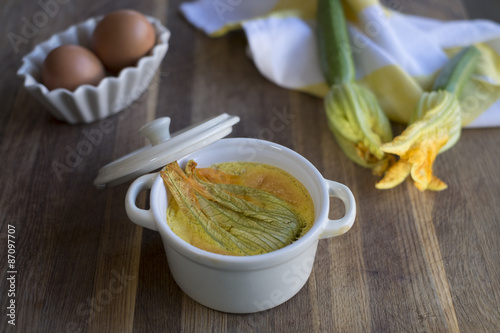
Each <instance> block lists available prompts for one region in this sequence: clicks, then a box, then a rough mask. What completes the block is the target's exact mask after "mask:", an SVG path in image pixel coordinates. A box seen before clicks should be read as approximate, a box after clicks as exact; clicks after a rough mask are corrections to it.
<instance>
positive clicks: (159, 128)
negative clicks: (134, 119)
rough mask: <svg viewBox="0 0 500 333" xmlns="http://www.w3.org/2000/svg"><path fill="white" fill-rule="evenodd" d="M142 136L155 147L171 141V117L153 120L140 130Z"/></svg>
mask: <svg viewBox="0 0 500 333" xmlns="http://www.w3.org/2000/svg"><path fill="white" fill-rule="evenodd" d="M139 132H140V133H141V134H142V136H144V137H146V138H148V140H149V142H151V144H152V145H153V146H156V145H157V144H159V143H162V142H165V141H167V140H168V139H170V117H162V118H158V119H155V120H153V121H152V122H150V123H147V124H146V125H144V126H142V127H141V128H140V129H139Z"/></svg>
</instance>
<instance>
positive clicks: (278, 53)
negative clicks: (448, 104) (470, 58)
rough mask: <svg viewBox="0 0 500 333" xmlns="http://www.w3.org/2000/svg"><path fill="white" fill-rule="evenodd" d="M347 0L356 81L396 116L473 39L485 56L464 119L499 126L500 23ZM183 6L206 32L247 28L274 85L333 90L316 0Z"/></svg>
mask: <svg viewBox="0 0 500 333" xmlns="http://www.w3.org/2000/svg"><path fill="white" fill-rule="evenodd" d="M344 3H345V12H346V15H347V17H348V18H349V34H350V38H351V49H352V53H353V57H354V62H355V65H356V76H357V77H356V79H357V81H358V82H359V83H360V84H361V85H364V86H365V87H367V88H368V89H370V90H371V91H372V92H373V93H374V94H375V95H376V97H377V99H378V100H379V102H380V105H381V107H382V109H383V111H384V112H385V113H386V114H387V116H388V117H389V118H390V119H391V120H393V121H395V122H399V123H407V122H408V120H409V117H410V115H411V113H412V112H413V111H414V109H415V107H416V105H417V102H418V100H419V98H420V96H421V95H422V93H423V92H424V91H428V90H430V88H431V86H432V83H433V81H434V79H435V77H436V75H437V73H439V70H440V69H441V68H442V67H443V65H444V64H446V62H447V61H448V59H449V58H450V57H451V56H453V55H454V54H455V53H456V52H458V51H459V50H460V49H461V48H462V47H465V46H469V45H476V47H477V48H478V49H479V50H480V51H481V57H480V59H479V62H478V65H477V68H476V70H475V72H474V75H473V76H472V78H471V79H470V80H469V82H468V83H467V85H466V87H465V88H464V91H463V93H462V95H461V98H460V101H461V105H462V125H463V126H466V127H495V126H500V25H499V24H496V23H494V22H491V21H487V20H467V21H466V20H463V21H447V22H445V21H439V20H435V19H429V18H424V17H418V16H413V15H407V14H402V13H399V12H397V11H394V10H390V9H388V8H385V7H383V6H381V5H380V4H379V2H378V1H376V0H347V1H345V2H344ZM180 8H181V11H182V12H183V14H184V15H185V16H186V18H187V19H188V20H189V21H190V22H191V23H192V24H193V25H195V26H196V27H198V28H199V29H201V30H203V31H204V32H205V33H206V34H208V35H209V36H213V37H216V36H222V35H224V34H225V33H227V32H229V31H231V30H234V29H240V28H242V29H244V31H245V33H246V36H247V39H248V44H249V51H250V55H251V57H252V59H253V61H254V63H255V65H256V67H257V68H258V70H259V71H260V72H261V73H262V75H263V76H265V77H266V78H267V79H269V80H270V81H272V82H274V83H276V84H277V85H280V86H282V87H285V88H289V89H294V90H299V91H304V92H307V93H310V94H314V95H316V96H319V97H323V96H325V95H326V93H327V92H328V86H327V84H326V83H325V80H324V77H323V74H322V71H321V69H320V66H319V62H318V59H319V57H318V53H317V45H316V31H315V29H316V27H315V17H316V2H315V1H298V0H288V1H285V0H281V1H278V0H253V1H243V0H197V1H195V2H187V3H182V4H181V7H180Z"/></svg>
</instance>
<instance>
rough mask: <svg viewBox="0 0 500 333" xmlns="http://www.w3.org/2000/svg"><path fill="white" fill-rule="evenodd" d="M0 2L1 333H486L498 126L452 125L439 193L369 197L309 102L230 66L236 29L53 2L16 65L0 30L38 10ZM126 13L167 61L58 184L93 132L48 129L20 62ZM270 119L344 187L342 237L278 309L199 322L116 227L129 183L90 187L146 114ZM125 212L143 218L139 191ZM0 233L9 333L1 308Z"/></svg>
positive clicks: (159, 260) (161, 8) (108, 6)
mask: <svg viewBox="0 0 500 333" xmlns="http://www.w3.org/2000/svg"><path fill="white" fill-rule="evenodd" d="M61 2H62V1H61ZM1 6H2V7H1V11H0V13H1V14H0V15H1V20H0V25H1V27H2V29H1V31H3V32H4V33H3V36H4V38H2V39H1V41H0V43H1V48H0V50H1V51H0V52H1V55H2V56H1V59H2V61H1V63H0V68H1V71H0V73H1V77H2V80H1V83H0V85H1V89H0V100H1V101H2V107H1V109H2V112H1V113H0V119H1V120H0V145H1V146H0V156H1V163H0V168H1V169H0V170H1V172H0V184H1V187H2V191H1V194H0V217H1V219H0V221H1V235H2V236H1V238H0V239H1V242H2V243H3V244H2V245H1V258H0V262H1V273H0V293H1V295H2V297H1V301H0V304H1V306H0V308H1V309H2V310H1V311H0V312H1V316H0V323H1V325H0V327H1V328H0V331H5V330H6V331H8V332H10V331H16V332H35V331H37V332H38V331H40V332H86V331H88V332H130V331H135V332H155V331H168V332H178V331H183V332H192V331H197V332H209V331H211V332H280V331H287V332H310V331H315V332H332V331H335V332H369V331H374V332H458V331H462V332H498V331H500V259H499V258H500V241H499V240H500V223H499V222H500V204H499V198H500V177H499V176H500V172H499V165H500V151H499V149H498V147H499V146H500V129H480V130H465V131H463V135H462V138H461V140H460V141H459V142H458V144H457V145H456V146H455V147H454V148H453V149H451V150H450V151H449V152H446V153H445V154H443V155H442V156H441V155H440V156H439V158H438V161H437V163H436V165H435V171H436V173H437V175H439V176H441V177H442V178H443V179H444V180H445V181H446V182H447V184H448V185H449V189H447V190H446V191H444V192H440V193H432V192H425V193H421V192H419V191H418V190H416V188H415V187H414V186H413V185H412V184H411V183H409V182H408V183H405V184H403V185H402V186H399V187H397V188H395V189H393V190H390V191H379V190H376V189H375V188H374V186H373V184H374V181H375V178H374V177H373V176H372V175H371V173H370V171H368V170H366V169H363V168H360V167H358V166H356V165H354V164H353V163H352V162H351V161H350V160H348V159H347V158H346V157H345V156H344V155H343V154H342V153H341V151H340V150H339V147H338V146H337V144H336V143H335V141H334V139H333V137H332V135H331V133H330V132H329V130H328V128H327V126H326V123H325V115H324V111H323V106H322V101H321V100H320V99H317V98H314V97H311V96H308V95H306V94H302V93H299V92H293V91H289V90H286V89H282V88H280V87H277V86H275V85H273V84H272V83H270V82H269V81H268V80H266V79H265V78H264V77H262V76H261V75H260V74H259V73H258V71H257V70H256V69H255V67H254V65H253V64H252V62H251V61H250V60H249V59H248V58H247V56H246V55H245V52H244V51H245V47H246V41H245V38H244V35H243V33H241V32H236V33H231V34H229V35H228V36H225V37H223V38H218V39H211V38H208V37H206V36H205V35H204V34H203V33H201V32H200V31H198V30H196V29H195V28H194V27H192V26H191V25H190V24H188V22H187V21H186V20H185V19H184V18H183V17H182V16H181V14H180V13H179V10H178V8H179V1H168V2H164V1H160V0H157V1H155V0H150V1H141V2H139V1H131V0H120V1H104V0H102V1H91V2H83V1H81V2H76V1H71V2H69V3H68V4H59V5H58V7H57V13H55V15H54V16H53V17H50V21H49V23H48V24H47V25H46V26H43V27H41V28H40V29H38V31H37V33H36V34H35V35H34V36H32V37H30V38H28V39H27V41H26V42H24V43H22V44H19V45H18V46H19V47H18V48H19V49H18V52H16V51H15V49H14V48H13V46H12V44H11V43H10V42H9V40H8V39H7V38H5V36H6V34H7V33H8V32H11V31H12V32H14V33H17V34H19V33H20V29H22V25H23V22H24V20H26V19H30V18H31V17H33V15H35V14H36V13H37V12H39V11H40V10H42V9H41V7H40V5H39V4H37V2H35V1H32V2H30V3H27V2H24V3H21V2H19V1H14V0H7V1H4V2H2V5H1ZM123 7H128V8H134V9H137V10H139V11H141V12H143V13H145V14H147V15H152V16H155V17H158V18H159V19H161V20H162V22H164V23H165V24H166V26H168V27H169V28H170V30H171V31H172V38H171V43H170V49H169V51H168V53H167V56H166V57H165V59H164V61H163V63H162V66H161V69H160V70H159V72H158V73H157V76H156V78H155V80H154V82H153V84H152V85H151V86H150V87H149V89H148V91H147V92H146V93H145V94H144V95H142V96H141V97H140V99H139V100H138V102H136V103H134V104H133V105H132V107H130V108H128V109H127V110H126V111H124V112H122V113H120V114H118V115H116V116H114V117H112V118H110V119H111V121H112V124H113V126H112V128H113V130H112V131H110V132H109V133H105V134H104V135H103V139H102V142H99V143H97V144H93V145H92V149H91V152H90V153H89V154H88V155H87V156H85V157H84V158H83V159H82V161H81V163H79V165H77V166H75V167H72V168H71V170H68V171H67V172H64V173H63V174H62V176H61V177H59V178H58V176H57V173H56V172H55V171H54V167H53V165H54V163H56V162H57V163H62V164H64V163H65V161H66V159H67V158H68V154H69V153H68V152H69V151H70V150H72V149H76V147H77V146H78V144H79V143H80V142H82V141H84V140H87V139H86V136H85V131H92V130H93V129H98V128H99V124H100V123H99V122H97V123H93V124H88V125H68V124H66V123H63V122H60V121H57V120H55V119H54V118H53V117H51V116H50V115H49V114H48V113H47V111H46V110H45V109H44V107H42V106H41V105H40V104H39V103H38V102H37V101H36V100H35V99H34V98H32V97H31V96H30V95H29V94H28V93H27V92H26V91H25V90H24V89H23V88H22V85H21V81H20V80H19V79H18V78H17V77H16V74H15V73H16V71H17V69H18V68H19V66H20V63H21V62H20V59H21V57H22V56H23V55H24V54H26V53H27V52H29V51H30V50H31V49H32V48H33V47H34V45H35V44H37V43H39V42H41V41H43V40H45V39H47V38H48V37H49V36H50V35H51V34H53V33H55V32H57V31H61V30H63V29H65V28H66V27H67V26H69V25H70V24H73V23H75V22H79V21H82V20H84V19H86V18H88V17H92V16H96V15H101V14H104V13H108V12H110V11H112V10H115V9H118V8H123ZM464 8H465V7H464V6H463V4H462V2H461V1H460V0H448V1H446V2H442V1H438V0H426V1H418V2H417V1H401V3H400V6H399V9H400V10H402V11H403V12H407V13H414V14H419V15H426V16H431V17H436V18H441V19H455V18H464V17H467V15H466V12H465V10H464ZM497 17H498V18H500V16H497ZM283 111H286V112H288V113H289V114H290V115H292V116H293V117H292V118H291V119H290V122H289V124H287V125H286V126H284V128H283V129H282V130H281V131H275V132H273V133H272V137H268V136H264V138H265V139H268V140H271V141H274V142H277V143H279V144H282V145H285V146H287V147H290V148H292V149H294V150H295V151H297V152H298V153H300V154H302V155H303V156H305V157H306V158H307V159H309V160H310V161H311V162H312V163H313V164H314V165H316V167H317V168H318V169H319V170H320V172H322V174H323V175H324V176H325V178H328V179H333V180H336V181H339V182H342V183H344V184H346V185H347V186H349V187H350V188H351V189H352V191H353V193H354V195H355V197H356V200H357V202H358V211H357V219H356V222H355V224H354V227H353V228H352V229H351V230H350V231H349V232H348V233H347V234H345V235H343V236H341V237H337V238H334V239H328V240H321V241H320V243H319V248H318V254H317V257H316V261H315V263H314V268H313V272H312V275H311V277H310V279H309V280H308V282H307V284H306V285H305V287H304V288H303V289H302V290H301V291H300V292H299V293H298V294H297V295H296V296H295V297H293V298H292V299H291V300H290V301H288V302H286V303H285V304H283V305H281V306H278V307H276V308H273V309H271V310H268V311H264V312H261V313H255V314H249V315H234V314H226V313H220V312H217V311H214V310H211V309H208V308H206V307H204V306H201V305H199V304H198V303H196V302H195V301H193V300H191V299H190V298H189V297H187V296H186V295H185V294H184V293H183V292H182V291H181V290H180V289H179V287H178V286H177V285H176V283H175V282H174V281H173V278H172V276H171V274H170V272H169V268H168V265H167V260H166V257H165V252H164V250H163V246H162V243H161V239H160V236H159V234H158V233H157V232H153V231H150V230H145V229H143V228H142V227H138V226H136V225H135V224H133V223H132V222H131V221H130V220H129V219H128V218H127V215H126V214H125V209H124V196H125V193H126V190H127V188H128V186H129V184H130V182H129V183H127V184H123V185H120V186H117V187H112V188H108V189H105V190H97V189H96V188H95V187H94V186H93V180H94V178H95V177H96V174H97V171H98V170H99V168H101V167H102V166H103V165H105V164H106V163H108V162H110V161H112V160H114V159H116V158H118V157H120V156H123V155H124V154H126V153H128V152H131V151H133V150H135V149H138V148H140V147H142V146H143V145H145V140H144V139H143V138H141V137H140V136H139V135H138V132H137V131H138V129H139V128H140V127H141V126H142V125H143V124H144V123H146V122H149V121H151V120H153V119H155V118H157V117H161V116H170V117H171V118H172V126H171V129H172V130H173V131H175V130H179V129H182V128H184V127H186V126H188V125H190V124H192V123H193V122H197V121H200V120H202V119H206V118H208V117H210V116H214V115H217V114H220V113H221V112H227V113H230V114H234V115H238V116H240V117H241V123H240V124H238V125H237V126H236V127H235V131H234V133H233V134H232V136H237V137H260V136H263V135H264V134H266V133H264V132H263V131H262V129H263V128H267V127H269V124H270V122H271V121H272V119H273V117H276V115H275V112H283ZM139 201H140V204H141V205H146V204H147V199H146V194H144V195H143V196H141V198H140V200H139ZM332 203H333V205H334V210H336V211H341V207H340V205H339V204H338V203H337V202H336V201H332ZM338 214H339V213H335V212H332V215H333V216H335V215H338ZM9 231H10V232H12V235H14V236H15V269H16V271H17V274H15V297H14V298H13V299H15V313H16V326H15V327H14V326H11V325H9V324H8V323H7V321H8V320H9V318H8V317H7V310H6V308H7V306H8V304H9V303H8V302H9V301H10V299H12V297H10V296H9V297H8V296H7V294H8V290H9V288H10V281H9V280H8V278H9V277H10V275H9V274H8V273H7V271H8V266H7V246H8V245H7V243H8V236H7V235H8V232H9Z"/></svg>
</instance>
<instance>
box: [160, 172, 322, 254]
mask: <svg viewBox="0 0 500 333" xmlns="http://www.w3.org/2000/svg"><path fill="white" fill-rule="evenodd" d="M190 163H191V162H190ZM192 163H193V164H194V166H192V165H189V164H188V167H187V168H186V170H185V171H184V172H183V173H182V171H180V170H181V169H180V168H178V165H176V166H175V168H173V167H172V170H175V172H176V173H175V172H174V173H173V175H174V176H172V174H171V175H170V177H168V176H167V174H165V173H164V171H162V172H161V174H162V178H163V179H164V180H165V185H166V186H167V188H169V190H170V192H171V193H176V195H172V197H171V199H170V202H169V206H168V209H167V223H168V225H169V227H170V228H171V229H172V231H173V232H174V233H176V234H177V235H178V236H179V237H180V238H182V239H183V240H184V241H186V242H188V243H190V244H191V245H193V246H196V247H198V248H200V249H203V250H206V251H210V252H214V253H219V254H226V255H255V254H261V253H266V252H270V251H274V250H276V249H278V248H281V247H284V246H286V245H288V244H290V243H292V242H293V241H295V240H296V239H298V238H299V237H301V236H302V235H304V234H305V233H306V232H307V231H308V230H309V229H310V228H311V227H312V224H313V222H314V205H313V202H312V199H311V197H310V195H309V193H308V192H307V190H306V188H305V187H304V186H303V185H302V184H301V183H300V182H299V181H298V180H297V179H296V178H295V177H293V176H292V175H290V174H289V173H287V172H285V171H284V170H282V169H280V168H277V167H274V166H271V165H268V164H262V163H252V162H228V163H219V164H215V165H212V166H211V167H210V168H202V169H196V168H195V166H196V163H194V162H192ZM169 166H170V165H169ZM169 166H167V167H169ZM167 167H166V168H167ZM172 172H173V171H172ZM177 176H178V177H177ZM176 177H177V178H176ZM172 179H175V181H174V180H172ZM178 184H181V185H180V186H178ZM185 184H187V185H185ZM195 192H196V195H195V194H193V193H195ZM179 193H181V194H179ZM214 196H215V199H216V200H219V198H222V199H220V200H219V201H218V202H214V200H213V198H214ZM186 198H187V199H186ZM207 198H208V199H207ZM178 201H180V202H181V206H182V208H179V207H180V206H179V203H178ZM221 203H222V204H221ZM282 216H285V217H284V218H283V221H282V220H281V218H282ZM274 217H276V220H277V221H274ZM280 223H281V224H280Z"/></svg>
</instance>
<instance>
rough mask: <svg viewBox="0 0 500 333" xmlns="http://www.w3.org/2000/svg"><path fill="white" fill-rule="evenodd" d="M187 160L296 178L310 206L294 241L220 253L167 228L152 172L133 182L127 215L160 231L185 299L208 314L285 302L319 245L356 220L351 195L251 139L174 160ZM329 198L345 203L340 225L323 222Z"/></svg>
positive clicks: (294, 158) (163, 197) (293, 157)
mask: <svg viewBox="0 0 500 333" xmlns="http://www.w3.org/2000/svg"><path fill="white" fill-rule="evenodd" d="M190 159H194V160H195V161H196V162H197V163H198V166H199V167H208V166H210V165H212V164H214V163H221V162H229V161H251V162H260V163H267V164H271V165H274V166H277V167H279V168H281V169H283V170H285V171H287V172H289V173H290V174H292V175H293V176H294V177H296V178H297V179H298V180H299V181H300V182H301V183H302V184H303V185H304V186H305V187H306V188H307V190H308V191H309V193H310V195H311V197H312V200H313V202H314V209H315V222H314V225H313V227H312V228H311V229H310V230H309V232H307V233H306V234H305V235H304V236H302V237H301V238H300V239H299V240H297V241H296V242H294V243H293V244H291V245H288V246H286V247H284V248H282V249H280V250H277V251H273V252H270V253H266V254H261V255H256V256H246V257H239V256H226V255H220V254H215V253H211V252H207V251H204V250H201V249H198V248H196V247H194V246H192V245H190V244H188V243H186V242H185V241H183V240H182V239H181V238H179V237H178V236H177V235H176V234H175V233H174V232H172V230H170V228H169V226H168V224H167V220H166V211H167V205H168V199H169V194H168V193H167V190H166V189H165V186H164V183H163V180H162V178H161V177H160V176H159V175H158V173H155V174H148V175H145V176H142V177H140V178H138V179H136V180H135V181H134V182H133V183H132V185H131V186H130V188H129V190H128V192H127V196H126V202H125V205H126V210H127V214H128V216H129V218H130V219H131V220H132V221H134V222H135V223H137V224H139V225H141V226H143V227H146V228H149V229H152V230H157V231H158V232H159V233H160V235H161V238H162V240H163V245H164V247H165V252H166V254H167V260H168V265H169V267H170V272H171V273H172V275H173V277H174V279H175V281H176V282H177V284H178V285H179V286H180V288H181V289H182V290H183V291H184V292H185V293H186V294H187V295H188V296H190V297H191V298H193V299H194V300H196V301H197V302H199V303H201V304H203V305H205V306H207V307H210V308H212V309H215V310H220V311H224V312H231V313H251V312H258V311H262V310H266V309H269V308H272V307H274V306H277V305H279V304H281V303H283V302H285V301H287V300H288V299H290V298H291V297H292V296H294V295H295V294H296V293H297V292H298V291H299V290H300V289H301V288H302V286H303V285H304V284H305V283H306V281H307V279H308V278H309V275H310V274H311V270H312V266H313V262H314V257H315V255H316V249H317V246H318V241H319V240H320V239H322V238H329V237H334V236H338V235H341V234H343V233H345V232H346V231H348V230H349V229H350V228H351V226H352V224H353V223H354V219H355V215H356V204H355V201H354V197H353V195H352V193H351V191H350V190H349V189H348V188H347V187H346V186H344V185H342V184H339V183H337V182H333V181H330V180H326V179H324V178H323V177H322V176H321V174H320V173H319V171H318V170H317V169H316V168H315V167H314V166H313V165H312V164H311V163H310V162H309V161H307V160H306V159H305V158H304V157H302V156H301V155H299V154H297V153H296V152H294V151H292V150H290V149H288V148H286V147H283V146H280V145H278V144H275V143H272V142H269V141H263V140H257V139H223V140H220V141H218V142H216V143H213V144H211V145H209V146H207V147H205V148H203V149H200V150H199V151H196V152H195V153H192V154H190V155H188V156H186V157H184V158H182V159H181V160H179V161H178V162H179V164H180V165H181V167H183V166H184V165H185V164H186V163H187V161H188V160H190ZM148 189H151V194H150V207H151V208H150V209H149V210H144V209H140V208H138V207H137V206H136V204H135V201H136V198H137V195H138V194H139V193H140V192H142V191H144V190H148ZM330 197H337V198H340V199H341V200H342V201H343V203H344V205H345V215H344V217H342V218H341V219H339V220H329V219H328V214H329V203H330Z"/></svg>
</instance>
